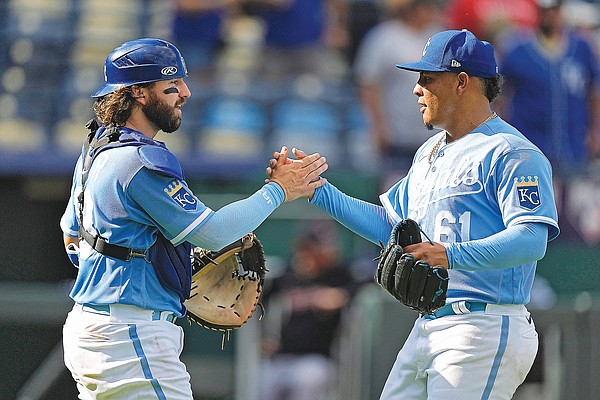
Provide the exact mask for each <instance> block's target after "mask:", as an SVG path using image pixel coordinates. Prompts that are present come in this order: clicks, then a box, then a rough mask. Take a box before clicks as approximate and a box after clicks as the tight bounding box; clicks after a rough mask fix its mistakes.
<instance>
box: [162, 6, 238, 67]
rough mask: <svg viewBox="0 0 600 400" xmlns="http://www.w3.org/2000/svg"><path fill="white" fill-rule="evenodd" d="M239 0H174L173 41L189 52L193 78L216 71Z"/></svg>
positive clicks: (187, 61)
mask: <svg viewBox="0 0 600 400" xmlns="http://www.w3.org/2000/svg"><path fill="white" fill-rule="evenodd" d="M237 3H238V0H218V1H215V0H173V6H174V19H173V24H172V35H173V42H174V43H175V45H177V47H178V48H179V49H181V52H182V53H183V54H185V61H186V64H187V67H188V70H189V71H190V76H191V77H192V78H195V77H200V78H201V76H199V75H200V74H201V73H207V72H210V71H214V69H215V63H216V61H217V57H218V54H219V51H220V50H221V48H222V46H223V45H224V37H225V26H224V25H225V22H226V19H227V16H228V15H229V13H231V12H232V11H233V10H235V7H236V6H237Z"/></svg>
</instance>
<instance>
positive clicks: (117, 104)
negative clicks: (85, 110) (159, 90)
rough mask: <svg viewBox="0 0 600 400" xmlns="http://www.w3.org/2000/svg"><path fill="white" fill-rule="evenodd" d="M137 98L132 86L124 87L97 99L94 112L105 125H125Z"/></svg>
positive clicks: (143, 85)
mask: <svg viewBox="0 0 600 400" xmlns="http://www.w3.org/2000/svg"><path fill="white" fill-rule="evenodd" d="M150 85H151V84H150V83H145V84H144V83H142V84H138V85H136V86H137V87H148V86H150ZM135 100H136V99H135V97H134V96H133V92H132V91H131V86H129V87H122V88H119V89H117V90H116V91H114V92H112V93H109V94H107V95H106V96H103V97H100V98H99V99H97V100H96V102H95V103H94V106H93V109H94V113H95V114H96V118H97V119H98V121H100V123H101V124H102V125H104V126H124V125H125V123H126V122H127V120H128V119H129V117H130V116H131V110H132V109H133V106H134V105H135Z"/></svg>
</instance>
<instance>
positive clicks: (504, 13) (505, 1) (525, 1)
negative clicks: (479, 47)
mask: <svg viewBox="0 0 600 400" xmlns="http://www.w3.org/2000/svg"><path fill="white" fill-rule="evenodd" d="M445 15H446V19H447V20H446V24H447V25H448V28H449V29H468V30H470V31H471V32H473V33H474V34H475V36H477V37H478V38H480V39H482V40H487V41H488V42H491V43H492V44H494V45H495V41H496V39H497V38H498V37H499V36H500V35H501V34H503V33H504V32H506V31H507V30H510V29H513V28H515V27H518V28H520V29H523V28H533V27H534V26H535V24H536V21H537V10H536V4H535V0H449V1H448V2H447V5H446V9H445Z"/></svg>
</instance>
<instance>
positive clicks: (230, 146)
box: [197, 94, 268, 158]
mask: <svg viewBox="0 0 600 400" xmlns="http://www.w3.org/2000/svg"><path fill="white" fill-rule="evenodd" d="M199 125H200V131H199V135H198V140H197V149H198V151H200V152H204V153H209V154H212V155H217V156H218V155H235V156H237V157H242V158H262V157H263V156H264V150H265V149H264V146H263V141H264V137H265V132H266V129H267V127H268V114H267V109H266V108H265V106H264V105H263V104H262V103H261V102H259V101H256V100H254V99H251V98H247V97H244V96H232V95H225V94H221V95H216V96H215V97H213V98H210V99H207V100H206V102H205V103H204V105H203V109H202V112H201V117H200V124H199Z"/></svg>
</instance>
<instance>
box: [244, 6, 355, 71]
mask: <svg viewBox="0 0 600 400" xmlns="http://www.w3.org/2000/svg"><path fill="white" fill-rule="evenodd" d="M245 10H246V12H247V13H248V14H250V15H254V16H256V17H258V18H260V20H261V21H262V22H263V23H264V29H265V31H264V43H263V51H262V54H261V58H262V59H261V67H260V74H261V76H262V77H264V78H267V79H270V80H274V81H282V80H286V79H289V78H295V77H296V76H297V75H300V74H304V73H310V74H315V75H317V76H319V77H320V78H322V79H325V80H330V79H338V78H339V77H340V75H343V74H344V73H345V71H340V67H342V68H343V67H344V66H345V67H347V65H345V62H343V57H342V50H344V49H345V47H346V45H347V41H348V37H347V31H346V19H347V15H346V14H347V4H346V0H248V1H246V4H245ZM340 60H342V61H341V64H340Z"/></svg>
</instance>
